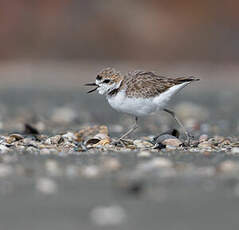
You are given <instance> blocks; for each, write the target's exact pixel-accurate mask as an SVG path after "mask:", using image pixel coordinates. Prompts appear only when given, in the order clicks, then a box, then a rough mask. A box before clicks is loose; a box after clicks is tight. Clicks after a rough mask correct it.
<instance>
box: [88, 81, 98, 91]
mask: <svg viewBox="0 0 239 230" xmlns="http://www.w3.org/2000/svg"><path fill="white" fill-rule="evenodd" d="M85 86H96V88H94V89H92V90H90V91H88V92H87V93H92V92H94V91H95V90H97V89H98V87H99V86H98V85H97V84H95V83H87V84H85Z"/></svg>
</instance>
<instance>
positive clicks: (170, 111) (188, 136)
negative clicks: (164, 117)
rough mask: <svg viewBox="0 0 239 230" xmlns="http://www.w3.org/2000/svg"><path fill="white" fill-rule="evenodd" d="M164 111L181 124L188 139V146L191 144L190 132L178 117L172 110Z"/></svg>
mask: <svg viewBox="0 0 239 230" xmlns="http://www.w3.org/2000/svg"><path fill="white" fill-rule="evenodd" d="M164 111H165V112H167V113H169V114H170V115H171V116H172V117H173V118H174V120H175V121H176V122H177V123H178V124H179V126H180V127H181V128H182V129H183V131H184V133H185V136H186V138H187V142H188V144H190V135H189V133H188V131H187V130H186V128H185V127H184V126H183V124H182V122H181V121H180V120H179V119H178V118H177V117H176V115H175V113H174V112H173V111H172V110H170V109H164Z"/></svg>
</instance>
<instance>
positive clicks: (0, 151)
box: [0, 145, 9, 153]
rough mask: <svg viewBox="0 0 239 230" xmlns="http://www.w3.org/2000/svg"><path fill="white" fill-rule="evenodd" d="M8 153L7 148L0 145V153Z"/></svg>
mask: <svg viewBox="0 0 239 230" xmlns="http://www.w3.org/2000/svg"><path fill="white" fill-rule="evenodd" d="M7 152H9V148H8V147H6V146H5V145H0V153H7Z"/></svg>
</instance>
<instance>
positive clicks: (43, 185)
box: [36, 177, 58, 195]
mask: <svg viewBox="0 0 239 230" xmlns="http://www.w3.org/2000/svg"><path fill="white" fill-rule="evenodd" d="M36 189H37V190H38V191H39V192H42V193H44V194H46V195H50V194H54V193H56V192H57V190H58V186H57V184H56V182H55V181H53V180H51V179H49V178H44V177H42V178H39V179H38V180H37V182H36Z"/></svg>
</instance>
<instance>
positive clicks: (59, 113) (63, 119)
mask: <svg viewBox="0 0 239 230" xmlns="http://www.w3.org/2000/svg"><path fill="white" fill-rule="evenodd" d="M76 118H77V113H76V112H75V111H74V110H73V109H71V108H68V107H59V108H56V109H54V110H53V112H52V116H51V120H52V121H54V122H56V123H70V122H72V121H74V119H76Z"/></svg>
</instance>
